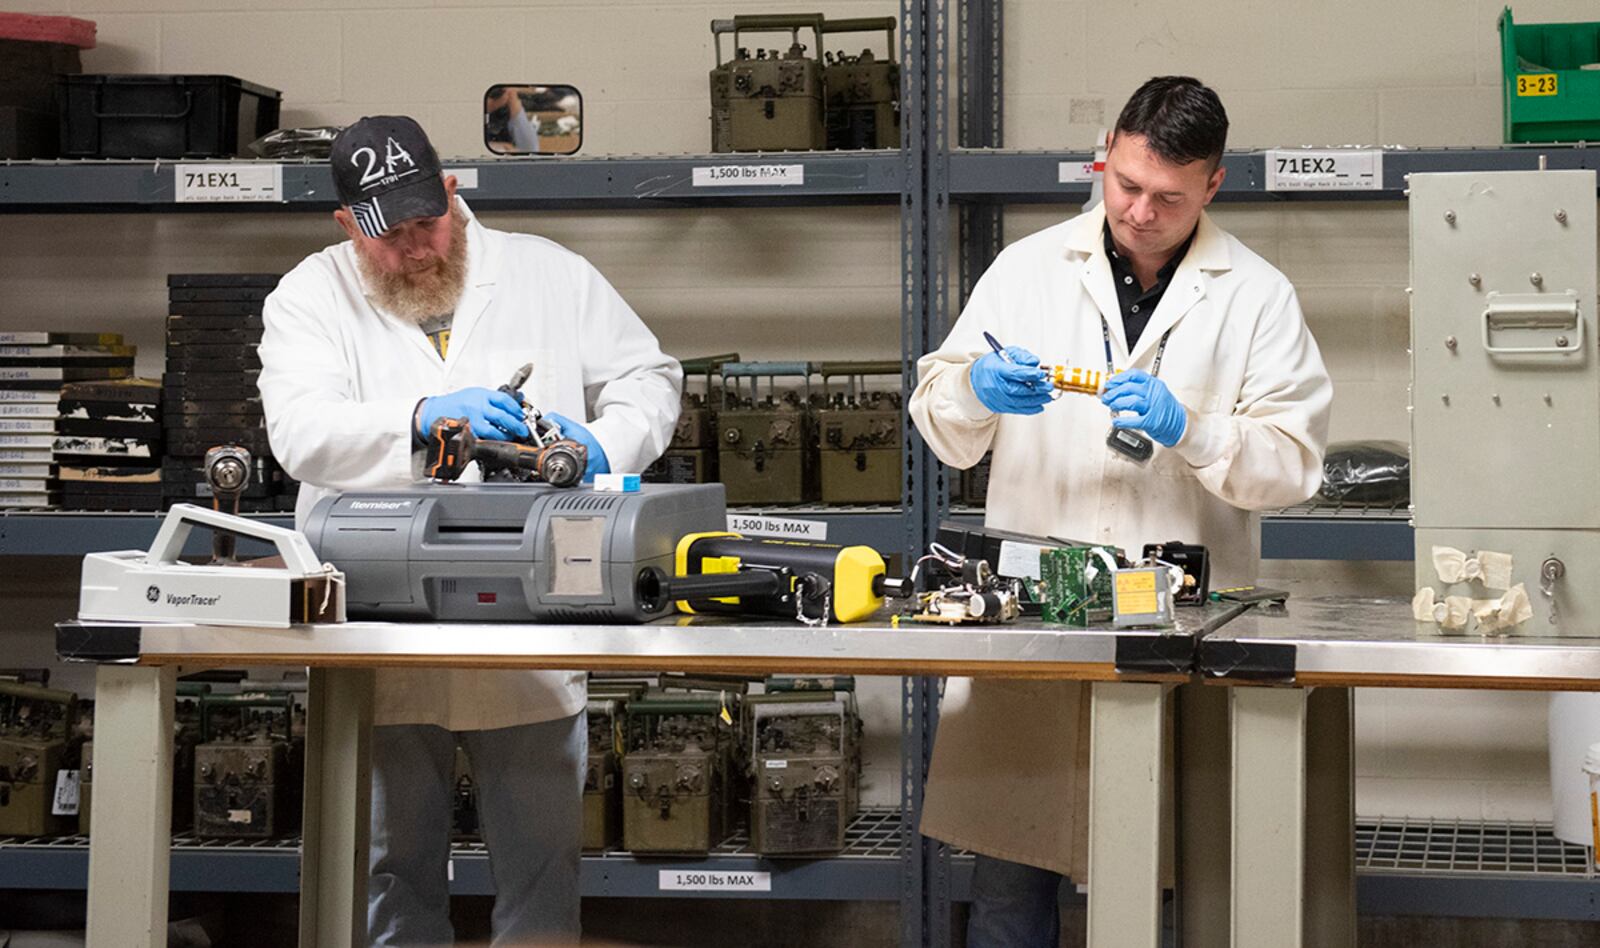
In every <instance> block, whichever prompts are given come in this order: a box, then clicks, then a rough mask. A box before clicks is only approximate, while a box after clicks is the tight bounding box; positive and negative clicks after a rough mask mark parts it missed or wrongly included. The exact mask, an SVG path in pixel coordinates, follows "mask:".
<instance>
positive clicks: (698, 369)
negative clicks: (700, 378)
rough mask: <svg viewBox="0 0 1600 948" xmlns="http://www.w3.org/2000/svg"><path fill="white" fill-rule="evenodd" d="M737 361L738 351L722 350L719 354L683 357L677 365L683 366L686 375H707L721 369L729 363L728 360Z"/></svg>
mask: <svg viewBox="0 0 1600 948" xmlns="http://www.w3.org/2000/svg"><path fill="white" fill-rule="evenodd" d="M738 361H739V353H737V352H724V353H722V354H721V355H714V356H700V357H698V358H694V359H684V360H683V361H681V362H679V363H678V365H679V366H681V367H682V368H683V374H684V375H686V376H688V375H708V376H709V375H712V374H714V373H715V372H716V371H717V370H718V369H721V368H722V367H723V366H725V365H727V364H728V363H730V362H738Z"/></svg>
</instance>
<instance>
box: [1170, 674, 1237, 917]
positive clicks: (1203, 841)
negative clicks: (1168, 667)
mask: <svg viewBox="0 0 1600 948" xmlns="http://www.w3.org/2000/svg"><path fill="white" fill-rule="evenodd" d="M1229 690H1230V689H1228V688H1219V687H1217V686H1215V685H1207V684H1202V683H1200V682H1191V683H1189V684H1186V685H1179V686H1178V689H1177V691H1176V692H1175V693H1174V695H1173V700H1174V703H1175V704H1176V706H1177V713H1176V714H1175V715H1174V717H1175V718H1176V725H1175V729H1176V732H1177V733H1176V738H1177V745H1178V746H1177V750H1176V753H1175V758H1176V761H1175V763H1176V772H1177V784H1178V786H1177V814H1176V819H1175V821H1174V822H1175V825H1176V829H1177V887H1176V890H1175V895H1174V897H1175V899H1176V900H1177V906H1176V907H1177V911H1176V912H1175V913H1174V914H1175V917H1176V919H1177V928H1178V941H1177V943H1178V945H1179V946H1180V948H1227V945H1228V937H1229V935H1228V927H1229V926H1228V881H1229V869H1228V848H1229V838H1230V834H1229V828H1228V806H1227V800H1228V788H1229V785H1230V784H1229V780H1230V775H1229V772H1228V763H1229V761H1230V760H1231V759H1232V756H1233V754H1232V749H1231V748H1230V747H1229V746H1228V692H1229Z"/></svg>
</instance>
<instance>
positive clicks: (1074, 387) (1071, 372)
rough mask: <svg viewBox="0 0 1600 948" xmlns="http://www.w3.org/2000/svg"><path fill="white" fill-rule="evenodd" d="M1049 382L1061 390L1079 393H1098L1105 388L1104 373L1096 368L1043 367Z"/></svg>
mask: <svg viewBox="0 0 1600 948" xmlns="http://www.w3.org/2000/svg"><path fill="white" fill-rule="evenodd" d="M1044 370H1045V374H1046V376H1047V377H1048V378H1049V379H1050V384H1051V385H1053V386H1055V387H1056V389H1058V390H1060V391H1063V392H1077V393H1078V394H1080V395H1099V394H1100V393H1101V392H1102V391H1104V390H1105V373H1104V372H1101V371H1098V370H1096V369H1083V368H1075V367H1073V366H1068V365H1049V366H1045V367H1044Z"/></svg>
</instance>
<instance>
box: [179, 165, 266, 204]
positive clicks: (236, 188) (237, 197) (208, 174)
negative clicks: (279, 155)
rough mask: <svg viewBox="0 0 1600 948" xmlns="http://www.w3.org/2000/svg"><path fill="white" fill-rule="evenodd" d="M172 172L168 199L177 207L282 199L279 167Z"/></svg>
mask: <svg viewBox="0 0 1600 948" xmlns="http://www.w3.org/2000/svg"><path fill="white" fill-rule="evenodd" d="M172 173H173V175H174V176H175V177H174V181H173V189H172V195H173V196H172V199H173V201H174V202H176V203H178V204H192V203H207V202H213V203H214V202H219V201H251V202H255V201H281V200H283V166H282V165H277V164H270V165H269V164H246V163H244V162H228V163H225V164H203V165H173V168H172Z"/></svg>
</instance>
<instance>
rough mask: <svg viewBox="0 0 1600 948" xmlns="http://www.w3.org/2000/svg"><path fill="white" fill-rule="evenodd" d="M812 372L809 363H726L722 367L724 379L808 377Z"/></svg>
mask: <svg viewBox="0 0 1600 948" xmlns="http://www.w3.org/2000/svg"><path fill="white" fill-rule="evenodd" d="M812 372H813V369H812V366H811V363H809V362H728V363H725V364H724V365H723V366H722V377H723V378H725V379H731V378H759V377H761V376H778V375H796V376H801V377H809V376H810V375H811V374H812Z"/></svg>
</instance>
